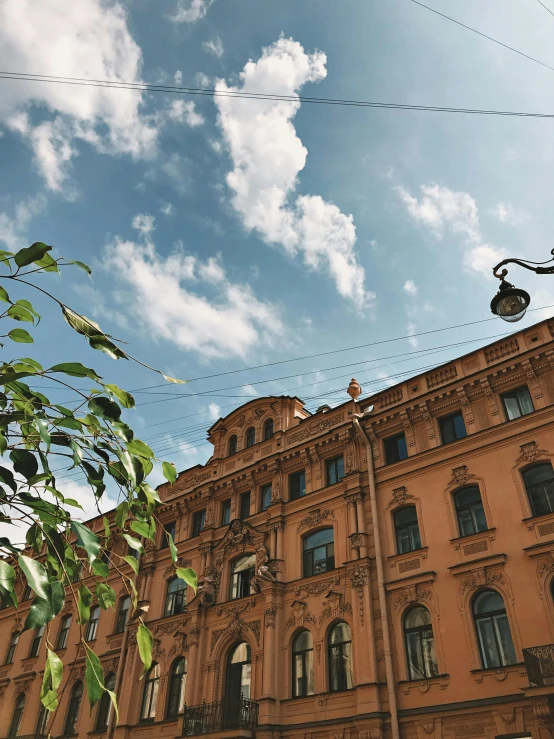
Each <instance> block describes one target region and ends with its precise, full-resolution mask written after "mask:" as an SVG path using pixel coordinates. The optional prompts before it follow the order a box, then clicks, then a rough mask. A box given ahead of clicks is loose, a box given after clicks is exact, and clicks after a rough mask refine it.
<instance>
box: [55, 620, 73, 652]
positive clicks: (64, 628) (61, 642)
mask: <svg viewBox="0 0 554 739" xmlns="http://www.w3.org/2000/svg"><path fill="white" fill-rule="evenodd" d="M71 621H72V616H71V615H68V616H64V617H63V619H62V625H61V627H60V633H59V634H58V643H57V644H56V649H65V648H66V647H67V639H68V636H69V629H70V628H71Z"/></svg>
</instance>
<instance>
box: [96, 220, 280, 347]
mask: <svg viewBox="0 0 554 739" xmlns="http://www.w3.org/2000/svg"><path fill="white" fill-rule="evenodd" d="M145 236H146V237H147V238H146V239H145V240H144V241H143V242H142V243H135V242H133V241H124V240H122V239H119V238H117V239H115V240H114V242H113V243H111V244H110V245H109V246H108V247H107V248H106V252H105V260H104V264H105V267H106V269H107V270H108V271H109V272H110V274H111V275H113V276H115V277H116V278H117V279H118V280H119V283H120V285H121V289H119V290H118V291H117V293H116V299H117V300H118V301H119V302H120V303H121V304H122V305H124V306H125V307H126V308H127V310H128V312H129V315H132V317H133V321H135V322H136V323H138V324H139V325H141V326H142V327H143V328H144V329H145V330H146V331H147V332H148V334H149V335H150V336H152V337H153V338H154V339H165V340H166V341H170V342H172V343H173V344H175V345H176V346H177V347H179V348H180V349H184V350H189V351H195V352H197V353H198V354H200V355H202V356H203V357H242V358H244V357H246V355H247V354H248V352H249V350H250V349H252V348H254V347H257V348H258V347H262V346H264V345H269V346H272V345H273V344H274V343H275V342H276V340H277V339H278V338H279V337H282V335H283V333H284V326H283V324H282V322H281V319H280V316H279V313H278V311H277V309H276V308H275V306H273V305H272V304H270V303H267V302H263V301H261V300H259V299H258V298H256V296H255V295H254V293H253V291H252V289H251V288H250V286H249V285H248V284H240V283H236V282H231V280H229V278H228V277H227V274H226V272H225V269H224V268H223V266H222V264H221V263H220V261H219V260H218V259H214V258H211V259H208V260H207V261H201V260H200V259H198V258H197V257H196V256H193V255H191V254H186V253H185V252H184V250H183V248H182V245H177V248H176V250H175V251H174V252H173V253H172V254H170V255H169V256H168V257H163V256H161V255H160V254H159V253H158V252H157V251H156V247H155V245H154V244H153V243H152V241H151V240H150V238H149V234H145Z"/></svg>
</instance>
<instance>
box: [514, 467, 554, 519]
mask: <svg viewBox="0 0 554 739" xmlns="http://www.w3.org/2000/svg"><path fill="white" fill-rule="evenodd" d="M548 465H550V470H551V472H552V477H551V478H550V479H551V481H552V483H554V465H553V464H552V462H551V461H550V460H540V461H538V462H535V463H534V464H532V465H529V466H527V467H526V468H525V469H523V470H520V472H521V479H522V482H523V488H524V490H525V494H526V496H527V502H528V505H529V510H530V511H531V517H532V518H538V517H539V516H548V515H551V514H552V513H554V502H553V503H551V501H550V498H549V497H548V491H545V493H544V497H545V500H546V503H547V504H548V507H549V508H550V510H549V511H545V512H544V513H538V512H537V507H536V501H535V500H534V498H533V496H532V493H534V492H535V489H536V488H538V487H539V486H544V485H545V483H547V482H548V480H541V481H540V482H534V483H529V484H528V483H527V481H526V479H525V476H526V475H527V474H528V473H529V472H531V471H532V470H534V469H537V468H538V467H548ZM553 497H554V496H553Z"/></svg>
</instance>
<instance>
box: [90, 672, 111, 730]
mask: <svg viewBox="0 0 554 739" xmlns="http://www.w3.org/2000/svg"><path fill="white" fill-rule="evenodd" d="M115 680H116V674H115V672H108V674H107V675H106V678H105V680H104V685H105V686H106V688H107V689H108V690H111V691H113V690H114V689H115ZM111 713H112V701H111V699H110V696H109V694H108V693H107V692H106V691H104V692H103V693H102V697H101V698H100V700H99V701H98V710H97V711H96V720H95V722H94V730H95V731H97V732H101V731H102V732H104V731H106V730H107V728H108V726H109V724H110V717H111Z"/></svg>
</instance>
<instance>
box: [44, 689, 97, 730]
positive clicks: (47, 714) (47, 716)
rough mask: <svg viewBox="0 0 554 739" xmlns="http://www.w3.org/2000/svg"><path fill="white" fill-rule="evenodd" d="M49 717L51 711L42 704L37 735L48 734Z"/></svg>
mask: <svg viewBox="0 0 554 739" xmlns="http://www.w3.org/2000/svg"><path fill="white" fill-rule="evenodd" d="M108 699H109V696H108ZM49 718H50V711H49V710H48V709H47V708H46V706H43V705H41V706H40V711H39V712H38V719H37V725H36V728H35V735H36V736H37V737H39V736H47V734H46V727H47V726H48V719H49Z"/></svg>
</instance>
